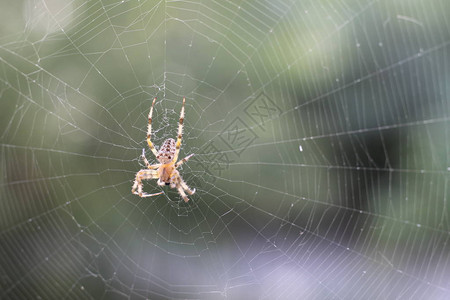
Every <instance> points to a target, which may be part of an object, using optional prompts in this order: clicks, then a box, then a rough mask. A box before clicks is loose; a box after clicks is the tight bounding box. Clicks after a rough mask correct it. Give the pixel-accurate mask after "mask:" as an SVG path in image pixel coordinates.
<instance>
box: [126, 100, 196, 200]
mask: <svg viewBox="0 0 450 300" xmlns="http://www.w3.org/2000/svg"><path fill="white" fill-rule="evenodd" d="M155 101H156V97H155V98H154V99H153V103H152V107H151V108H150V112H149V114H148V128H147V144H148V146H149V148H150V150H152V152H153V154H154V155H155V157H156V159H157V160H158V161H159V163H158V164H154V165H151V164H149V162H148V160H147V158H146V157H145V150H144V149H142V155H141V158H142V159H143V160H144V162H145V165H146V166H147V169H142V170H139V172H137V173H136V179H135V180H134V184H133V188H132V189H131V192H132V193H133V194H136V195H138V196H139V197H142V198H144V197H152V196H156V195H160V194H162V193H163V192H159V193H154V194H147V193H143V192H142V180H149V179H156V178H158V185H170V187H171V188H177V190H178V193H179V194H180V196H181V197H182V198H183V199H184V201H185V202H188V201H189V198H188V197H187V195H186V193H185V191H186V192H187V193H188V194H189V195H192V194H194V193H195V189H193V190H191V189H190V188H189V186H188V185H187V184H186V182H184V180H183V178H181V176H180V173H179V172H178V170H177V168H178V167H179V166H181V165H182V164H183V163H185V162H187V161H188V160H189V158H191V157H192V156H193V155H194V154H190V155H188V156H186V157H185V158H183V159H182V160H180V161H178V162H177V159H178V154H179V153H180V147H181V138H182V137H183V121H184V103H185V102H186V98H183V106H182V107H181V112H180V123H179V125H178V137H177V142H176V143H175V140H174V139H172V138H169V139H167V140H165V141H164V143H163V144H162V145H161V147H160V148H159V152H158V151H156V149H155V146H153V143H152V141H151V134H152V114H153V106H154V105H155ZM136 190H137V191H136Z"/></svg>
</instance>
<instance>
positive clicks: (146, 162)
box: [141, 149, 161, 170]
mask: <svg viewBox="0 0 450 300" xmlns="http://www.w3.org/2000/svg"><path fill="white" fill-rule="evenodd" d="M141 158H142V159H143V160H144V163H145V166H146V167H147V169H152V170H154V169H158V168H159V167H160V166H161V164H154V165H151V164H150V163H149V162H148V160H147V157H145V150H144V149H142V154H141Z"/></svg>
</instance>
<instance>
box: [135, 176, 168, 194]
mask: <svg viewBox="0 0 450 300" xmlns="http://www.w3.org/2000/svg"><path fill="white" fill-rule="evenodd" d="M156 178H158V171H156V170H140V171H139V172H137V173H136V179H135V180H134V184H133V187H132V188H131V192H132V193H133V194H135V195H138V196H139V197H142V198H145V197H152V196H156V195H160V194H163V193H164V192H159V193H154V194H147V193H143V192H142V180H149V179H156ZM136 189H137V191H136Z"/></svg>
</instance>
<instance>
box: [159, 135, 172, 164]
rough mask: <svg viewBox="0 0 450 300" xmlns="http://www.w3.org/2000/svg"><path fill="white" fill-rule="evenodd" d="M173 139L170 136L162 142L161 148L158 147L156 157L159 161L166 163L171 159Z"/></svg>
mask: <svg viewBox="0 0 450 300" xmlns="http://www.w3.org/2000/svg"><path fill="white" fill-rule="evenodd" d="M175 150H176V148H175V140H174V139H172V138H169V139H167V140H165V141H164V143H163V144H162V145H161V148H159V152H158V156H157V157H156V158H157V159H158V160H159V162H160V163H162V164H167V163H169V162H171V161H172V159H173V158H174V156H175Z"/></svg>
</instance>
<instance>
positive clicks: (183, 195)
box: [177, 183, 189, 202]
mask: <svg viewBox="0 0 450 300" xmlns="http://www.w3.org/2000/svg"><path fill="white" fill-rule="evenodd" d="M177 189H178V193H179V194H180V196H181V197H182V198H183V200H184V202H188V201H189V198H188V197H187V195H186V193H185V192H184V190H183V187H182V186H181V185H180V183H178V184H177Z"/></svg>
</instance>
